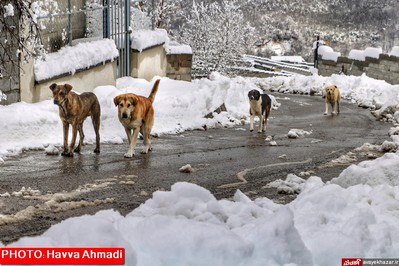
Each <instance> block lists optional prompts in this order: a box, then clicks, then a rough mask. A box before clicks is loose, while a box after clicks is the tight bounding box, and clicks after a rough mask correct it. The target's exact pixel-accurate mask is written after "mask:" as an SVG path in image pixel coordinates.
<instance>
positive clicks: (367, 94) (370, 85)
mask: <svg viewBox="0 0 399 266" xmlns="http://www.w3.org/2000/svg"><path fill="white" fill-rule="evenodd" d="M259 84H260V86H261V87H262V88H263V89H265V90H270V91H278V92H281V93H299V94H316V95H322V90H323V88H324V87H326V86H328V85H332V84H335V85H337V86H338V88H339V89H340V92H341V96H342V97H343V98H345V99H347V100H351V101H352V102H355V103H357V104H358V105H359V106H362V107H366V108H371V109H378V110H380V111H379V112H376V113H375V115H376V116H377V117H378V118H382V117H385V116H386V114H388V113H390V114H392V115H393V114H394V113H395V112H394V111H395V110H397V109H398V108H396V106H398V105H399V85H391V84H389V83H387V82H385V81H383V80H376V79H372V78H369V77H367V76H366V75H365V74H363V75H362V76H343V75H335V74H334V75H332V76H330V77H320V76H316V75H314V76H311V77H299V76H296V77H272V78H268V79H262V80H259ZM398 122H399V120H398Z"/></svg>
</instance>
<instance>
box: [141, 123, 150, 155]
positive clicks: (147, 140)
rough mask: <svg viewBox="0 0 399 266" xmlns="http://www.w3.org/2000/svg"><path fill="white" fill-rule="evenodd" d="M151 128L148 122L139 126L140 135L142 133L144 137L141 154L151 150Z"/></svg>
mask: <svg viewBox="0 0 399 266" xmlns="http://www.w3.org/2000/svg"><path fill="white" fill-rule="evenodd" d="M151 129H152V125H149V123H145V124H143V125H142V126H141V128H140V130H141V135H143V138H144V148H143V150H142V151H141V153H142V154H147V153H148V151H150V150H152V148H151V134H150V132H151Z"/></svg>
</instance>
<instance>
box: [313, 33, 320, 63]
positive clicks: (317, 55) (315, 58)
mask: <svg viewBox="0 0 399 266" xmlns="http://www.w3.org/2000/svg"><path fill="white" fill-rule="evenodd" d="M319 42H320V36H319V35H317V37H316V46H315V49H314V67H315V68H319V52H318V51H319Z"/></svg>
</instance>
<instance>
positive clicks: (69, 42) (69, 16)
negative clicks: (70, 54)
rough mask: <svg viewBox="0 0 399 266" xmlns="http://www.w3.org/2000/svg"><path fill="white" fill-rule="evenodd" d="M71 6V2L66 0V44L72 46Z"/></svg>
mask: <svg viewBox="0 0 399 266" xmlns="http://www.w3.org/2000/svg"><path fill="white" fill-rule="evenodd" d="M71 7H72V4H71V0H68V44H69V46H72V10H71Z"/></svg>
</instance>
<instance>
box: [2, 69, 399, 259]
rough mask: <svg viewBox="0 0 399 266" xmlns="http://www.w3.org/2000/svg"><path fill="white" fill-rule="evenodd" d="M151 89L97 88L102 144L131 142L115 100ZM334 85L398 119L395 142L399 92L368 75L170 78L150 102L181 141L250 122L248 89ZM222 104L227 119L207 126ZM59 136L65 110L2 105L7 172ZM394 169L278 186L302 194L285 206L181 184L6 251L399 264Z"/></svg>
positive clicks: (373, 168)
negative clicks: (10, 161)
mask: <svg viewBox="0 0 399 266" xmlns="http://www.w3.org/2000/svg"><path fill="white" fill-rule="evenodd" d="M153 82H154V80H153V81H152V82H147V81H144V80H137V79H132V78H123V79H119V80H118V82H117V86H116V87H113V86H102V87H98V88H96V90H95V93H96V94H97V96H98V98H99V101H100V104H101V108H102V121H101V122H102V126H101V136H102V142H103V143H121V142H122V141H123V139H124V138H125V136H124V135H125V133H124V131H123V128H122V126H121V125H120V124H119V122H118V119H117V111H116V107H115V106H114V103H113V97H115V96H116V95H118V94H120V93H124V92H134V93H137V94H142V95H146V96H147V95H148V94H149V92H150V90H151V87H152V84H153ZM329 84H336V85H337V86H338V87H339V88H340V89H341V94H342V95H343V97H345V98H347V99H350V100H351V101H353V103H356V104H358V105H360V106H364V107H369V108H372V109H374V112H375V114H376V116H378V117H379V118H381V119H385V120H387V121H390V122H392V124H393V127H392V129H391V130H390V132H389V133H390V135H391V140H389V143H386V144H385V145H386V146H389V145H392V146H395V145H397V144H396V143H398V142H399V141H398V138H397V136H399V129H398V128H397V127H396V124H397V123H398V120H399V95H398V93H399V86H392V85H390V84H387V83H385V82H384V81H378V80H374V79H370V78H368V77H366V76H361V77H353V76H341V75H335V76H332V77H320V76H312V77H302V76H295V77H276V78H269V79H254V78H248V79H246V78H241V77H238V78H234V79H229V78H226V77H223V76H221V75H218V74H213V76H212V77H211V78H210V79H202V80H196V81H194V82H192V83H188V82H181V81H173V80H169V79H166V78H162V80H161V84H160V88H159V91H158V94H157V96H156V98H155V102H154V105H155V110H156V115H155V117H156V120H155V125H154V133H156V134H160V135H161V134H176V133H179V132H182V131H184V130H191V129H195V128H201V127H203V126H204V125H207V126H208V127H212V126H213V125H215V124H221V125H224V126H231V125H235V124H239V123H241V120H242V119H245V120H246V121H248V114H247V112H248V102H247V92H248V91H249V90H251V89H253V88H257V86H261V87H262V88H264V89H266V90H272V91H279V92H282V93H309V94H313V93H315V94H316V95H321V90H322V88H323V87H324V86H326V85H329ZM320 98H321V97H320ZM321 101H322V99H321ZM222 103H225V105H226V108H227V110H228V112H224V113H221V114H215V115H214V118H212V119H204V118H203V117H204V115H206V114H207V113H209V112H211V111H213V110H215V109H216V108H217V107H219V106H220V105H221V104H222ZM27 113H28V114H29V116H27V115H26V114H27ZM320 115H322V112H320ZM288 130H289V129H287V132H288ZM387 133H388V132H387ZM85 135H86V139H87V141H88V142H94V132H93V130H92V128H91V123H89V122H88V121H86V122H85ZM61 139H62V126H61V123H60V121H59V117H58V109H57V107H56V106H55V105H53V104H52V102H51V101H50V100H49V101H43V102H40V103H36V104H27V103H16V104H12V105H9V106H0V165H1V161H2V160H7V157H9V156H12V155H16V154H19V153H21V152H23V151H24V150H26V149H39V150H43V152H44V149H46V148H49V147H50V146H55V147H59V146H60V145H61ZM398 172H399V153H387V154H385V155H384V156H383V157H381V158H378V159H376V160H374V161H365V162H362V163H360V164H358V165H352V166H350V167H348V168H347V169H346V170H344V171H343V172H342V173H341V174H340V175H339V176H338V177H337V178H335V179H333V180H332V181H331V182H328V183H323V182H322V181H321V178H320V177H316V176H311V177H309V178H308V179H307V180H303V179H300V178H299V177H296V176H293V175H290V176H288V177H287V180H285V182H281V183H282V184H284V185H290V184H292V187H293V188H294V190H295V191H301V192H300V194H299V195H298V197H297V198H296V199H295V200H294V201H293V202H291V203H289V204H286V205H280V204H275V203H273V202H272V201H271V200H269V199H267V198H258V199H256V200H254V201H252V200H250V199H249V198H248V197H246V196H245V195H244V194H243V193H241V192H240V191H239V190H238V191H237V192H236V194H235V196H234V199H233V200H216V199H215V197H214V196H213V195H212V194H211V193H210V192H209V191H207V190H206V189H204V188H201V187H199V186H197V185H194V184H189V183H183V182H182V183H176V184H174V185H173V186H172V188H171V191H157V192H155V193H154V194H153V196H152V198H151V199H149V200H148V201H147V202H145V203H144V204H142V205H141V206H140V207H139V208H137V209H135V210H132V212H131V213H130V214H128V215H127V216H126V217H124V216H121V215H120V214H119V213H117V212H115V211H113V210H107V211H101V212H99V213H97V214H96V215H92V216H82V217H77V218H70V219H67V220H65V221H63V222H61V223H59V224H57V225H54V226H52V227H51V228H50V229H49V230H48V231H47V232H45V233H44V234H43V235H41V236H37V237H29V238H22V239H20V240H19V241H17V242H15V243H12V244H10V245H9V246H10V247H11V246H12V247H65V246H70V247H76V246H89V247H93V246H104V247H124V248H126V265H142V266H147V265H151V266H152V265H154V266H158V265H173V266H178V265H182V266H183V265H229V266H230V265H251V266H252V265H270V266H273V265H287V266H288V265H289V266H294V265H320V266H321V265H323V266H325V265H340V263H341V258H343V257H363V258H374V257H377V258H382V257H384V258H387V257H398V254H399V211H398V210H399V186H398V185H399V181H397V180H396V179H397V178H396V177H397V176H398V174H397V173H398ZM0 219H1V216H0ZM0 246H1V244H0Z"/></svg>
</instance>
